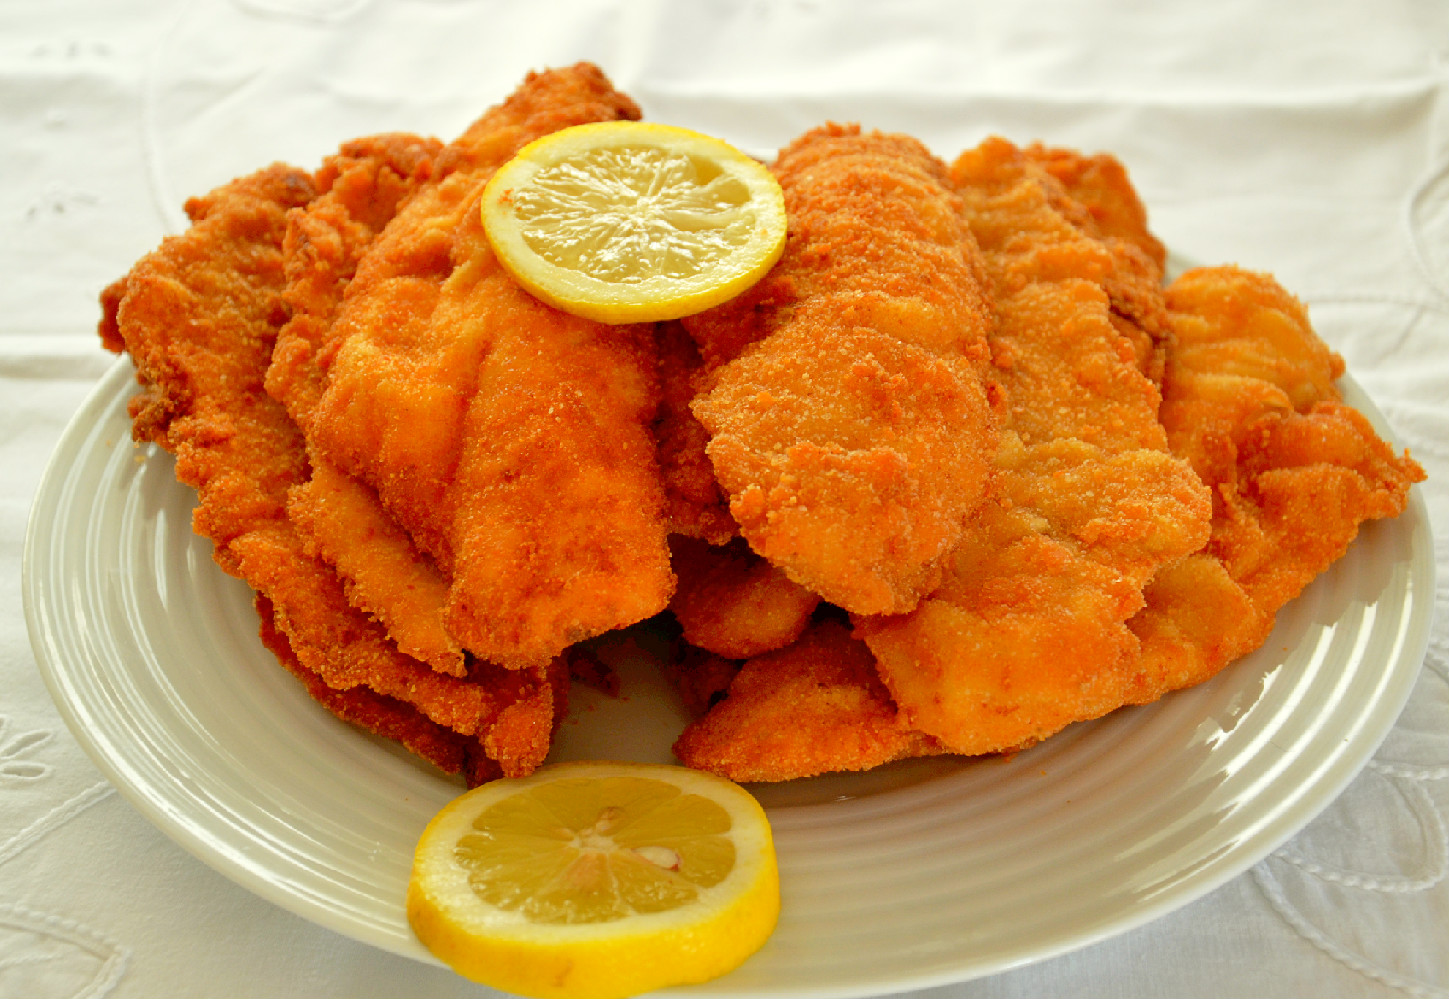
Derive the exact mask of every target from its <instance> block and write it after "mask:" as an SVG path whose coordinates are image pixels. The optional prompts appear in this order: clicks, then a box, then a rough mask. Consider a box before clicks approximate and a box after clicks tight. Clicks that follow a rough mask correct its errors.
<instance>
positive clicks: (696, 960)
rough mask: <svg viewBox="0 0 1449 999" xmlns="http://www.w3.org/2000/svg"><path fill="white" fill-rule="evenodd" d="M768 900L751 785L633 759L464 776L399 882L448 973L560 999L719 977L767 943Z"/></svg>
mask: <svg viewBox="0 0 1449 999" xmlns="http://www.w3.org/2000/svg"><path fill="white" fill-rule="evenodd" d="M779 908H780V890H779V875H778V872H777V869H776V866H775V850H774V845H773V840H772V838H771V835H770V826H769V823H768V821H767V820H766V818H765V813H764V810H763V809H762V808H761V807H760V805H759V803H758V802H756V801H755V799H754V798H753V797H752V796H751V795H750V794H749V792H747V791H745V790H744V789H743V788H741V787H740V786H739V785H737V784H733V783H731V782H730V781H727V780H725V779H724V778H722V777H716V776H714V775H713V774H707V773H702V772H700V771H696V770H689V769H686V768H684V767H674V766H653V765H645V764H631V763H563V764H557V765H554V766H550V767H544V768H542V769H540V770H537V771H535V772H534V773H533V774H531V775H530V776H528V777H524V778H518V779H504V780H496V781H493V782H491V783H488V784H484V785H483V786H481V787H477V788H474V789H473V790H472V791H469V792H468V793H467V794H465V795H463V796H462V797H460V798H458V799H456V800H455V801H453V802H452V803H451V804H449V805H448V806H447V807H446V808H444V809H443V810H442V811H441V812H439V813H438V815H437V816H436V817H435V818H434V819H433V821H432V822H431V823H430V824H429V825H428V827H427V829H426V830H425V831H424V832H423V835H422V837H421V838H420V840H419V841H418V848H417V852H416V854H415V855H414V859H413V873H412V879H411V880H410V882H409V884H408V896H407V911H408V920H409V922H411V923H412V926H413V930H414V932H415V933H417V935H418V938H419V939H420V940H422V942H423V943H424V944H426V945H427V947H428V948H429V949H430V950H432V952H433V953H434V954H436V955H437V956H438V957H439V958H440V959H441V960H442V961H444V962H445V963H446V964H448V965H449V966H450V967H452V968H453V969H454V970H455V971H457V972H458V973H459V974H461V975H464V976H465V977H467V978H471V979H473V980H474V981H477V982H482V983H483V984H485V985H490V986H492V987H494V988H498V989H504V990H506V991H509V992H515V993H518V994H519V995H524V996H539V997H560V999H566V997H574V999H588V997H592V999H615V997H622V996H630V995H635V994H637V993H640V992H647V991H650V990H653V989H658V988H664V987H666V986H670V985H683V984H688V983H693V982H703V981H708V980H709V979H711V978H716V977H718V976H719V975H722V974H724V973H725V972H727V971H730V970H731V969H733V968H735V967H737V966H738V965H739V964H740V963H741V962H743V961H744V960H745V958H747V957H749V956H750V955H751V954H753V953H754V952H755V951H756V950H758V949H759V948H760V946H761V945H762V944H764V942H765V940H766V939H767V938H768V937H769V935H770V933H771V932H772V931H773V930H774V927H775V920H776V917H777V916H778V914H779Z"/></svg>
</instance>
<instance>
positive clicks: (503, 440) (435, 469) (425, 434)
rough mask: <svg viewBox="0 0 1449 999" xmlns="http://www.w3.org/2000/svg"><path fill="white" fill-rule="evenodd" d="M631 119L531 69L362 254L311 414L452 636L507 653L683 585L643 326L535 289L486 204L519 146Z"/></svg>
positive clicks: (593, 76)
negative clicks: (435, 595)
mask: <svg viewBox="0 0 1449 999" xmlns="http://www.w3.org/2000/svg"><path fill="white" fill-rule="evenodd" d="M638 114H639V112H638V109H637V107H635V105H634V104H633V102H632V101H630V100H629V99H628V98H627V97H625V96H624V95H623V94H620V93H618V92H617V91H615V90H614V89H613V88H612V87H611V86H610V84H609V82H608V80H607V79H605V78H604V76H603V74H602V73H601V72H599V70H598V68H597V67H594V66H592V65H589V64H585V63H581V64H579V65H577V66H573V67H570V68H568V69H563V70H554V71H549V72H544V73H537V74H532V75H530V76H529V77H528V79H527V80H526V81H525V82H524V83H523V85H522V86H521V87H520V88H519V89H518V90H517V91H516V92H515V93H514V94H513V95H512V96H511V97H510V98H509V99H508V100H507V101H505V102H504V103H503V104H501V105H499V106H498V107H496V108H494V109H492V110H491V111H489V112H488V113H487V114H485V115H484V116H483V117H482V118H480V119H479V120H478V121H477V122H475V123H474V124H473V125H472V126H470V127H469V128H468V129H467V130H466V131H465V132H464V133H463V135H462V136H460V137H459V138H458V139H457V140H455V141H454V142H452V143H450V144H449V145H448V146H447V147H446V148H445V149H443V151H442V152H441V153H439V154H438V156H437V157H436V159H435V161H434V164H433V169H432V175H431V176H430V177H429V179H428V180H427V181H426V182H425V183H423V184H422V185H420V187H419V189H418V190H417V192H416V193H414V194H413V195H412V196H411V197H410V199H409V200H408V201H407V203H406V204H405V205H403V206H402V208H401V209H400V211H399V212H398V213H397V215H396V216H395V217H394V218H392V220H391V221H389V222H388V224H387V225H386V226H385V228H384V229H383V230H382V232H381V233H380V234H379V235H378V236H377V238H376V239H375V240H374V241H373V242H372V244H371V246H370V247H369V248H368V251H367V253H366V254H365V255H364V256H363V257H362V259H361V260H360V261H359V263H358V266H357V270H356V273H355V275H354V276H353V277H352V279H351V282H350V283H349V285H348V288H347V293H346V296H345V298H344V300H343V301H342V303H341V305H340V308H339V309H338V311H337V314H336V317H335V320H334V321H333V323H332V326H331V331H330V334H329V335H330V337H331V339H332V340H334V341H335V342H336V344H337V348H336V352H335V356H334V357H333V358H332V362H331V364H330V366H329V369H328V372H327V378H326V384H325V387H324V389H323V391H322V393H321V396H320V398H319V399H318V402H317V405H316V407H315V408H314V410H313V413H312V418H311V420H310V423H309V425H308V427H307V436H308V443H309V446H310V447H311V449H312V451H313V453H314V454H315V455H318V456H320V457H321V458H323V459H325V460H326V461H328V462H330V463H331V464H332V465H334V466H336V467H337V468H338V469H339V470H340V471H341V472H343V473H345V474H346V475H348V476H351V477H354V478H356V479H358V480H359V481H361V482H363V483H365V484H366V485H367V486H369V487H371V488H372V489H373V490H375V491H376V493H377V496H378V498H379V499H380V501H381V503H382V505H383V507H384V508H385V509H386V510H387V511H388V512H389V513H390V514H391V515H392V516H393V517H394V518H395V519H396V520H397V522H398V523H399V524H400V525H401V527H402V528H403V530H404V531H405V532H406V533H407V534H408V535H409V536H410V537H411V538H412V539H413V541H414V542H415V543H416V544H417V546H418V547H419V548H420V549H421V550H422V551H423V552H425V553H426V554H427V555H428V556H429V557H430V558H431V559H432V560H433V561H434V562H435V564H436V565H437V566H438V568H439V570H440V571H441V572H442V573H443V575H444V577H445V578H446V579H447V580H448V596H447V604H446V608H445V613H444V625H445V627H446V629H447V631H448V633H449V634H451V635H452V636H453V637H454V638H455V639H456V640H457V642H458V644H459V645H460V646H461V647H462V648H464V649H467V650H468V651H470V652H472V653H473V654H475V655H477V656H480V657H483V658H486V659H489V660H490V661H494V662H499V663H502V664H504V665H507V666H510V667H525V666H536V665H539V664H542V663H547V662H548V661H549V660H551V659H552V658H553V657H554V656H556V655H558V654H559V653H560V652H561V651H562V650H563V649H564V648H565V647H566V646H568V645H570V644H571V643H573V642H576V641H579V640H581V639H584V638H587V637H589V636H591V635H595V634H598V633H600V632H603V631H606V630H609V629H612V628H616V627H620V626H622V625H627V624H630V623H633V622H635V621H639V620H642V619H644V618H646V617H649V616H650V615H652V614H654V613H657V612H658V611H659V610H660V609H662V608H663V607H664V605H665V604H666V602H667V601H668V598H669V595H670V593H671V592H672V589H673V585H674V580H673V576H672V574H671V572H670V569H669V554H668V547H667V544H666V529H665V523H664V515H663V504H664V498H663V488H662V485H661V483H660V478H659V471H658V467H657V463H656V461H655V456H654V443H653V440H652V438H651V437H650V434H649V426H650V423H651V421H652V420H653V417H654V414H655V409H656V408H657V406H658V402H659V389H658V383H657V372H656V348H655V342H654V337H653V331H652V329H651V328H650V327H647V326H617V327H606V326H603V325H600V324H598V323H594V322H591V321H588V320H585V319H581V318H578V317H575V316H570V315H566V314H564V313H562V312H559V311H557V310H555V309H552V308H550V307H548V306H546V305H544V304H542V303H540V302H539V301H537V300H536V299H534V298H533V297H531V296H530V295H528V294H527V293H526V292H524V291H523V290H522V289H521V288H520V287H519V286H518V285H517V284H516V283H515V282H514V281H513V279H512V278H511V277H510V276H509V275H508V274H507V272H506V271H505V270H504V269H503V268H502V266H501V265H500V264H499V262H498V261H497V259H496V258H495V256H494V255H493V252H492V250H491V248H490V246H489V244H488V241H487V239H486V236H485V233H484V231H483V226H482V220H481V217H480V212H479V204H478V200H479V198H480V196H481V193H482V188H483V186H484V185H485V184H486V182H487V181H488V179H489V178H490V177H491V176H492V174H493V173H494V171H495V170H496V169H497V168H498V167H499V166H500V165H502V164H503V163H504V162H505V161H507V160H508V159H509V158H510V157H512V156H513V154H514V153H516V152H517V151H518V150H519V149H520V148H521V147H522V146H523V145H525V144H526V143H527V142H529V141H530V140H532V139H535V138H538V137H540V136H542V135H545V134H548V133H550V132H553V131H556V130H558V129H561V128H565V127H567V126H570V125H577V124H583V123H586V122H594V121H604V120H611V119H617V118H637V117H638Z"/></svg>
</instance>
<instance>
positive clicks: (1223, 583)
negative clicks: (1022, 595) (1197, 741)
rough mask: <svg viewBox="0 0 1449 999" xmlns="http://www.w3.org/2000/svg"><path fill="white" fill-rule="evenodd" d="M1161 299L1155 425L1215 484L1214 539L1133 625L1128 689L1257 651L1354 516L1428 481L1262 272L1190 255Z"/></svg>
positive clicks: (1158, 690) (1366, 516)
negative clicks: (1197, 261)
mask: <svg viewBox="0 0 1449 999" xmlns="http://www.w3.org/2000/svg"><path fill="white" fill-rule="evenodd" d="M1167 303H1168V306H1169V308H1170V309H1171V314H1172V320H1173V328H1174V331H1175V333H1176V336H1175V339H1174V341H1173V342H1172V344H1171V345H1170V347H1169V350H1168V363H1167V374H1166V378H1165V380H1164V383H1163V396H1164V397H1163V406H1162V422H1163V425H1164V426H1165V427H1166V429H1167V434H1168V439H1169V441H1170V443H1171V446H1172V449H1173V451H1174V452H1175V453H1177V454H1180V455H1182V456H1183V457H1185V458H1187V459H1188V460H1189V461H1191V462H1192V465H1193V467H1194V468H1195V469H1196V470H1197V473H1198V475H1200V476H1201V477H1202V478H1203V480H1204V481H1205V482H1206V483H1207V484H1208V485H1209V486H1210V487H1211V488H1212V490H1213V520H1212V537H1211V540H1210V541H1209V542H1208V544H1207V545H1206V546H1205V548H1204V549H1203V550H1202V552H1200V553H1199V554H1197V555H1194V556H1193V557H1192V558H1190V559H1185V560H1183V561H1182V562H1179V563H1176V564H1172V565H1167V566H1164V567H1163V568H1162V569H1161V570H1159V571H1158V574H1157V576H1156V577H1155V578H1154V579H1153V581H1152V583H1151V584H1150V585H1149V586H1148V588H1147V594H1146V595H1147V606H1146V607H1144V608H1143V610H1142V611H1141V612H1139V613H1138V614H1137V616H1136V617H1134V618H1133V619H1132V621H1131V622H1129V625H1130V627H1131V628H1132V630H1133V632H1134V633H1135V634H1136V635H1137V636H1138V638H1139V639H1140V640H1141V643H1142V662H1141V664H1140V666H1139V679H1138V684H1139V690H1138V693H1137V695H1136V699H1137V700H1151V699H1153V698H1154V697H1157V696H1160V695H1161V694H1162V693H1163V692H1165V691H1168V690H1174V689H1177V688H1180V687H1185V686H1190V685H1192V684H1196V683H1201V682H1202V681H1204V680H1206V679H1208V678H1209V677H1211V676H1213V675H1214V674H1216V673H1217V672H1218V671H1219V670H1221V669H1222V668H1223V667H1224V666H1226V665H1227V664H1228V663H1230V662H1232V661H1233V660H1234V659H1236V658H1238V657H1239V656H1242V655H1245V654H1246V653H1248V652H1250V651H1252V650H1253V649H1256V648H1258V647H1259V646H1260V645H1261V644H1262V643H1263V642H1264V641H1265V640H1266V639H1267V637H1268V634H1269V632H1270V631H1271V630H1272V627H1273V622H1274V618H1275V615H1276V614H1277V612H1278V610H1279V609H1280V608H1281V607H1282V606H1283V605H1284V604H1286V603H1287V602H1288V601H1289V600H1291V599H1293V598H1294V597H1296V596H1297V595H1298V594H1299V593H1300V592H1301V591H1302V590H1303V588H1304V587H1305V586H1306V585H1308V583H1309V582H1311V581H1312V580H1313V579H1315V578H1316V577H1317V576H1318V575H1319V574H1320V573H1322V572H1323V571H1324V570H1325V569H1327V568H1328V567H1329V565H1331V564H1332V563H1333V562H1335V561H1336V560H1337V559H1339V558H1340V557H1341V556H1342V555H1343V554H1344V552H1346V551H1347V550H1348V546H1349V544H1350V543H1351V542H1352V541H1353V539H1354V538H1355V537H1356V536H1357V534H1358V531H1359V527H1360V525H1361V524H1362V523H1363V522H1364V521H1367V520H1372V519H1378V518H1383V517H1396V516H1398V515H1399V514H1400V513H1402V512H1403V510H1404V508H1405V506H1406V505H1407V503H1408V497H1409V488H1410V486H1411V485H1412V484H1413V483H1415V482H1419V481H1422V480H1423V478H1424V470H1423V469H1422V468H1421V467H1420V466H1419V465H1418V464H1417V463H1416V462H1415V461H1413V459H1411V458H1410V457H1408V456H1407V455H1399V454H1396V453H1395V451H1394V450H1393V448H1391V447H1390V446H1389V445H1388V444H1387V443H1385V442H1384V441H1383V440H1382V439H1381V438H1380V437H1379V435H1378V434H1377V432H1376V431H1375V430H1374V429H1373V427H1372V426H1371V425H1370V424H1369V422H1368V420H1367V419H1366V418H1365V417H1364V416H1363V415H1362V414H1361V413H1359V412H1357V411H1356V410H1354V409H1352V408H1350V407H1349V406H1346V405H1344V404H1343V402H1342V398H1341V395H1340V393H1339V391H1338V388H1337V387H1336V384H1335V382H1336V380H1337V379H1338V378H1339V377H1340V376H1341V375H1342V374H1343V360H1342V358H1340V357H1339V356H1338V355H1337V354H1334V353H1333V352H1332V351H1330V350H1329V349H1328V347H1327V346H1326V345H1325V344H1324V343H1323V342H1322V341H1321V340H1320V339H1319V338H1318V336H1317V334H1316V333H1314V331H1313V328H1312V326H1311V325H1310V323H1309V319H1308V314H1307V311H1306V309H1305V308H1304V307H1303V305H1302V304H1301V303H1300V302H1298V301H1297V300H1296V299H1295V298H1293V297H1292V296H1291V295H1289V294H1288V293H1287V292H1286V291H1284V290H1283V288H1282V287H1281V286H1279V285H1278V283H1277V282H1276V281H1274V280H1273V279H1272V278H1271V277H1269V276H1267V275H1264V274H1257V273H1253V272H1250V271H1245V270H1242V269H1239V268H1236V267H1214V268H1198V269H1195V270H1191V271H1188V272H1187V273H1185V274H1183V275H1182V276H1181V277H1179V278H1178V279H1177V280H1176V281H1174V282H1173V284H1172V285H1171V286H1170V287H1169V288H1168V290H1167Z"/></svg>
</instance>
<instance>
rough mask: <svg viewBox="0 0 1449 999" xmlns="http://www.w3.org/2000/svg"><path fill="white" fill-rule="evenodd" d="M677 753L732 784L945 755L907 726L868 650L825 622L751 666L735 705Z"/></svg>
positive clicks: (704, 723) (689, 730)
mask: <svg viewBox="0 0 1449 999" xmlns="http://www.w3.org/2000/svg"><path fill="white" fill-rule="evenodd" d="M674 752H675V755H677V756H678V757H679V759H680V760H682V761H683V762H684V763H685V764H687V765H688V766H691V767H695V768H696V769H700V770H709V771H712V772H714V773H718V774H721V775H723V776H726V777H729V778H730V779H731V780H736V781H780V780H791V779H794V778H797V777H809V776H813V775H815V774H820V773H826V772H833V771H842V770H868V769H870V768H872V767H877V766H880V765H882V764H884V763H889V762H891V761H892V760H898V759H906V758H909V757H916V756H928V755H935V754H939V753H942V752H945V750H944V748H943V747H942V746H941V745H940V743H938V742H937V741H936V740H935V739H932V738H931V737H930V736H927V735H924V734H923V733H921V732H918V731H913V730H912V729H911V728H910V727H909V726H908V725H904V724H902V721H901V718H900V715H899V712H898V711H897V709H896V706H895V704H894V703H893V702H892V701H891V698H890V695H889V694H888V693H887V691H886V689H885V687H884V686H882V685H881V682H880V680H879V678H878V677H877V676H876V672H875V661H874V658H873V657H872V655H871V653H870V650H869V649H868V648H867V647H866V646H865V644H864V643H863V642H860V641H859V640H857V639H855V638H852V637H851V634H850V629H849V628H848V627H847V626H846V625H845V624H843V623H841V622H839V621H835V620H828V619H827V620H824V621H821V622H819V623H817V624H815V625H813V626H812V627H811V628H810V630H809V631H807V632H806V633H805V634H804V635H803V636H802V637H801V638H800V639H799V640H798V641H796V642H794V643H793V644H791V645H789V646H788V647H786V648H783V649H780V650H778V651H774V652H769V653H766V654H764V655H760V656H756V657H755V658H753V659H750V660H749V661H748V662H746V663H745V664H744V666H743V668H741V669H740V670H739V672H738V674H737V675H735V676H734V677H733V679H732V680H731V682H730V685H729V694H728V696H726V697H725V698H724V699H723V700H721V701H719V702H718V703H717V704H715V706H714V707H713V708H711V709H710V711H709V713H708V714H706V715H705V716H704V717H703V718H700V719H698V720H697V721H695V722H693V723H692V724H690V725H689V726H688V727H686V728H685V730H684V732H683V733H682V734H681V735H680V737H679V739H678V740H677V741H676V742H675V744H674Z"/></svg>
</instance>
